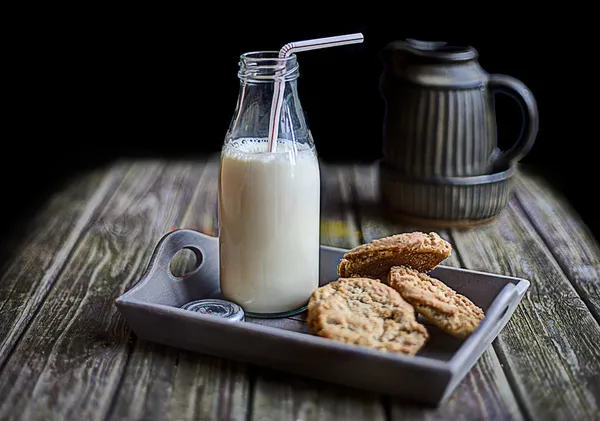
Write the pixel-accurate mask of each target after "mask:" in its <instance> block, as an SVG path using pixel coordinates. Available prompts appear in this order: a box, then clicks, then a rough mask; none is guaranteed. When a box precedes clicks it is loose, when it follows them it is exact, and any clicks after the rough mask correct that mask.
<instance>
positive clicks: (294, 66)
mask: <svg viewBox="0 0 600 421" xmlns="http://www.w3.org/2000/svg"><path fill="white" fill-rule="evenodd" d="M239 66H240V70H239V72H238V77H239V78H240V79H241V80H250V81H253V82H272V81H275V80H280V79H283V80H285V81H288V80H294V79H297V78H298V76H299V75H300V71H299V68H300V66H299V65H298V60H297V58H296V55H295V54H291V55H290V56H288V57H283V58H282V57H279V52H278V51H251V52H248V53H244V54H242V55H241V56H240V62H239Z"/></svg>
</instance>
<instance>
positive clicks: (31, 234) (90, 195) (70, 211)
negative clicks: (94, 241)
mask: <svg viewBox="0 0 600 421" xmlns="http://www.w3.org/2000/svg"><path fill="white" fill-rule="evenodd" d="M124 171H125V168H124V167H115V168H113V171H110V172H106V171H105V170H104V169H99V170H96V171H92V172H90V173H88V174H86V175H85V176H83V177H82V178H81V179H80V180H79V181H78V182H77V183H73V184H71V185H70V186H68V187H67V188H66V189H65V190H63V191H58V192H56V193H55V194H54V195H53V196H52V197H50V199H49V200H48V202H47V203H46V204H45V205H44V207H43V208H42V209H40V211H39V212H38V213H37V215H36V217H35V218H34V220H33V221H32V222H31V225H30V227H29V229H28V234H27V235H26V236H25V237H24V238H23V239H22V240H21V241H20V243H19V245H18V246H17V247H16V249H15V250H14V251H13V255H14V256H15V259H14V260H13V261H12V262H9V264H8V265H7V267H6V269H5V270H3V272H2V278H1V279H0V367H2V366H3V365H4V363H5V361H6V359H7V358H8V356H9V354H10V352H11V350H12V349H13V347H14V346H15V344H16V343H17V341H18V340H19V338H20V337H21V335H22V334H23V332H24V331H25V329H26V328H27V326H28V325H29V323H30V322H31V320H32V319H33V317H35V315H36V314H37V312H38V309H39V307H40V305H41V304H42V302H43V301H44V299H45V297H46V296H47V295H48V293H49V291H50V290H51V289H52V286H53V284H54V282H55V281H56V278H57V276H58V274H59V273H60V271H61V270H62V268H63V266H64V264H65V262H66V260H67V259H68V257H69V255H70V253H71V252H72V250H73V248H74V247H75V245H76V244H77V240H78V239H79V236H80V235H81V232H82V231H83V229H84V228H85V226H86V224H87V223H88V222H89V221H90V219H91V218H92V217H93V214H94V212H95V211H96V208H97V207H98V205H99V204H100V203H101V202H102V201H103V200H105V198H106V196H107V195H108V194H109V193H110V192H111V191H112V190H114V189H115V188H116V185H117V184H118V183H119V182H120V178H121V177H122V175H123V173H124Z"/></svg>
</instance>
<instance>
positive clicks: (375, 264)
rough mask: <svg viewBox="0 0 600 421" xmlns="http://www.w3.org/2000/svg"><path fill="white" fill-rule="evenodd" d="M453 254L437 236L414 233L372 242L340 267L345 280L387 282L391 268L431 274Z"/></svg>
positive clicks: (357, 249) (349, 255)
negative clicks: (357, 278)
mask: <svg viewBox="0 0 600 421" xmlns="http://www.w3.org/2000/svg"><path fill="white" fill-rule="evenodd" d="M451 252H452V246H451V245H450V243H448V242H447V241H446V240H444V239H443V238H441V237H440V236H439V235H438V234H437V233H435V232H431V233H429V234H425V233H423V232H418V231H416V232H411V233H405V234H396V235H392V236H390V237H385V238H381V239H379V240H373V241H371V242H370V243H367V244H363V245H360V246H358V247H355V248H353V249H352V250H350V251H348V252H347V253H346V254H345V255H344V257H343V259H342V261H341V262H340V264H339V265H338V275H339V276H340V277H342V278H349V277H353V276H358V277H365V278H372V279H379V280H380V281H382V282H387V278H388V273H389V271H390V268H391V267H392V266H406V267H410V268H412V269H415V270H417V271H419V272H429V271H431V270H432V269H433V268H435V267H436V266H437V265H439V264H440V263H441V262H442V261H443V260H445V259H446V258H448V257H449V256H450V254H451Z"/></svg>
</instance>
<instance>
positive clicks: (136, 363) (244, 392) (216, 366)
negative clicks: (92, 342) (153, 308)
mask: <svg viewBox="0 0 600 421" xmlns="http://www.w3.org/2000/svg"><path fill="white" fill-rule="evenodd" d="M202 165H203V171H202V174H201V176H200V177H199V179H198V180H196V181H195V182H194V184H195V186H196V188H195V191H194V194H193V196H192V199H191V202H190V205H189V207H188V208H187V210H186V211H185V214H184V216H183V217H182V219H181V222H180V224H179V226H178V227H177V228H189V229H194V230H198V231H201V232H204V233H205V234H210V235H216V233H217V208H216V206H217V176H218V161H216V160H214V159H211V160H209V161H208V162H205V163H203V164H202ZM181 264H182V265H185V261H184V260H182V263H181ZM249 390H250V382H249V369H248V367H247V366H245V365H242V364H238V363H235V362H233V361H229V360H224V359H220V358H214V357H210V356H207V355H202V354H198V353H194V352H189V351H184V350H179V349H175V348H172V347H168V346H163V345H159V344H153V343H149V342H147V341H142V340H137V339H136V341H135V344H134V348H133V353H132V354H131V356H130V358H129V361H128V364H127V369H126V371H125V374H124V376H123V379H122V386H121V388H120V390H119V393H118V395H116V397H115V403H114V409H113V411H112V412H111V415H110V418H109V419H110V420H130V419H143V420H165V419H172V420H178V421H179V420H181V421H185V420H189V421H194V420H221V419H222V420H236V421H237V420H240V421H241V420H245V419H246V411H247V408H248V399H249Z"/></svg>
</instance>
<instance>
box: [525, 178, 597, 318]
mask: <svg viewBox="0 0 600 421" xmlns="http://www.w3.org/2000/svg"><path fill="white" fill-rule="evenodd" d="M515 197H516V198H517V199H518V201H519V204H520V205H521V206H522V207H523V209H524V210H525V212H526V214H527V216H528V217H529V219H530V221H531V224H532V225H533V226H534V227H535V229H536V231H537V232H538V234H539V235H540V237H542V239H543V240H544V242H545V243H546V245H547V246H548V249H549V250H550V252H551V253H552V255H553V256H554V258H555V259H556V261H557V262H558V264H559V265H560V267H561V269H562V270H563V272H564V273H565V274H566V275H567V277H568V278H569V281H571V283H572V284H573V287H575V290H577V292H578V293H579V295H580V296H581V299H582V300H583V302H585V303H586V305H587V306H588V308H589V309H590V311H591V313H592V314H593V315H594V317H595V318H596V321H598V322H599V323H600V245H598V241H597V240H596V239H595V238H594V236H593V235H592V233H591V232H590V230H589V229H588V228H587V227H586V226H585V223H584V222H583V221H582V220H581V218H579V216H578V215H577V214H576V212H575V211H574V210H573V208H572V207H571V206H570V205H569V203H568V202H567V200H566V199H565V197H564V196H563V195H562V194H561V193H560V192H558V191H556V189H554V188H552V186H550V185H549V183H548V182H547V181H546V180H544V178H543V177H542V176H540V175H539V174H536V173H535V172H533V171H527V172H522V173H520V174H519V176H518V177H516V182H515Z"/></svg>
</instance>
